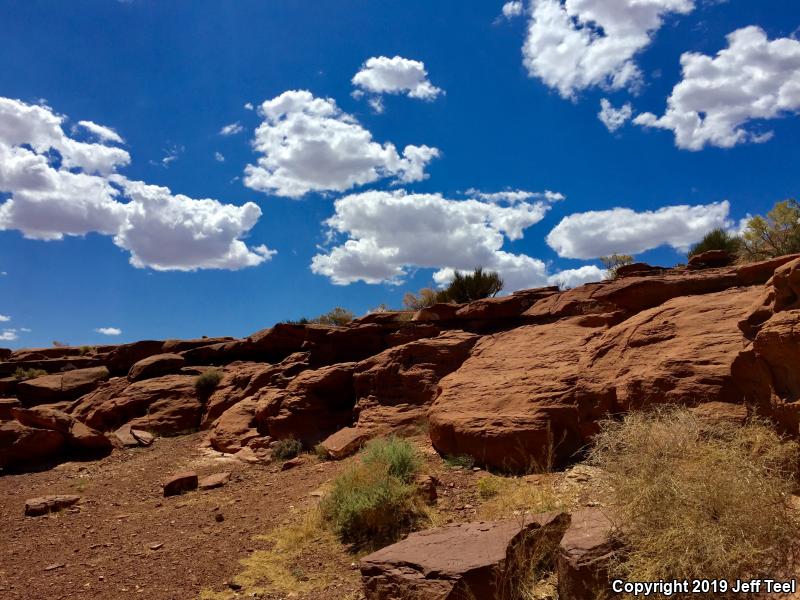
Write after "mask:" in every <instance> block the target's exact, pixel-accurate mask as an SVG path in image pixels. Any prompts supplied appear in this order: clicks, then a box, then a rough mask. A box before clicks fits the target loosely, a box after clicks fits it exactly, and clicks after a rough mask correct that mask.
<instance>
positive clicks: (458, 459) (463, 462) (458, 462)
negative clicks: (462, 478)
mask: <svg viewBox="0 0 800 600" xmlns="http://www.w3.org/2000/svg"><path fill="white" fill-rule="evenodd" d="M444 462H445V464H446V465H447V466H448V467H450V468H451V469H453V468H456V467H460V468H462V469H471V468H472V467H474V466H475V459H474V458H473V457H471V456H470V455H469V454H452V455H449V456H445V457H444Z"/></svg>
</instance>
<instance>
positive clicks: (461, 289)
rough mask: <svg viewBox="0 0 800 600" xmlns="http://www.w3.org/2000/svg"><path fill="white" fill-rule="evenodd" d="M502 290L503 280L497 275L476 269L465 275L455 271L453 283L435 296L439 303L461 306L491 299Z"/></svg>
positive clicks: (480, 268)
mask: <svg viewBox="0 0 800 600" xmlns="http://www.w3.org/2000/svg"><path fill="white" fill-rule="evenodd" d="M502 289H503V280H502V279H501V278H500V275H499V274H498V273H496V272H494V271H484V270H483V268H482V267H477V268H476V269H475V270H474V271H473V272H472V273H467V274H464V273H461V272H460V271H456V272H455V274H454V276H453V281H451V282H450V284H449V285H448V286H447V287H446V288H445V289H444V290H442V291H441V292H439V293H438V294H437V299H438V301H439V302H456V303H458V304H463V303H465V302H472V301H473V300H480V299H481V298H491V297H493V296H496V295H497V294H498V293H499V292H500V291H501V290H502Z"/></svg>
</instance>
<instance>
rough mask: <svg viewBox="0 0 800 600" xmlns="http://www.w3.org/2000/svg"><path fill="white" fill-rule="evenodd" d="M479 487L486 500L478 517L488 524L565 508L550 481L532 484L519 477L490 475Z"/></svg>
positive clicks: (483, 479)
mask: <svg viewBox="0 0 800 600" xmlns="http://www.w3.org/2000/svg"><path fill="white" fill-rule="evenodd" d="M477 486H478V495H479V496H480V497H481V499H482V500H483V502H482V503H481V505H480V506H479V507H478V518H480V519H483V520H486V521H495V520H500V519H508V518H515V517H520V516H521V515H524V514H526V513H527V514H536V513H543V512H550V511H559V510H564V509H565V508H566V506H565V503H564V502H563V500H562V499H561V498H560V497H559V495H558V494H557V493H556V490H555V489H554V487H553V484H552V483H551V482H549V481H542V482H539V483H533V482H530V481H527V480H525V479H521V478H519V477H499V476H496V475H487V476H485V477H482V478H481V479H479V480H478V483H477Z"/></svg>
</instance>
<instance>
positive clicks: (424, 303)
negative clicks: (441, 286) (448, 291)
mask: <svg viewBox="0 0 800 600" xmlns="http://www.w3.org/2000/svg"><path fill="white" fill-rule="evenodd" d="M439 294H440V292H437V291H436V290H434V289H431V288H422V289H421V290H420V291H419V293H417V294H414V292H406V294H405V296H403V306H405V307H406V308H407V309H409V310H421V309H423V308H428V307H429V306H433V305H434V304H436V303H437V302H443V300H440V299H439Z"/></svg>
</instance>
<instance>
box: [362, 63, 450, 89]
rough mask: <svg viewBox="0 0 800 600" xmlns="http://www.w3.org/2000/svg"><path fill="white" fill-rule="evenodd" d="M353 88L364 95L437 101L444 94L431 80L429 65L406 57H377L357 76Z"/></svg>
mask: <svg viewBox="0 0 800 600" xmlns="http://www.w3.org/2000/svg"><path fill="white" fill-rule="evenodd" d="M353 85H354V86H356V87H357V88H358V90H360V91H362V92H368V93H372V94H406V95H407V96H408V97H410V98H419V99H421V100H434V99H436V97H437V96H439V95H440V94H442V93H444V92H443V90H441V89H440V88H438V87H436V86H435V85H433V84H432V83H431V82H430V81H429V80H428V72H427V71H426V70H425V63H423V62H422V61H419V60H411V59H408V58H403V57H402V56H395V57H393V58H389V57H388V56H373V57H372V58H370V59H368V60H367V61H366V62H365V63H364V64H363V65H362V66H361V70H360V71H359V72H358V73H356V74H355V75H354V76H353Z"/></svg>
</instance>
